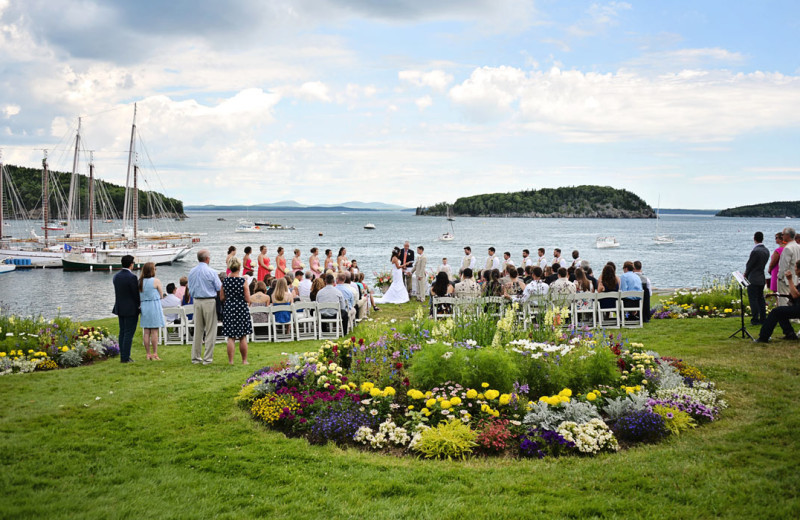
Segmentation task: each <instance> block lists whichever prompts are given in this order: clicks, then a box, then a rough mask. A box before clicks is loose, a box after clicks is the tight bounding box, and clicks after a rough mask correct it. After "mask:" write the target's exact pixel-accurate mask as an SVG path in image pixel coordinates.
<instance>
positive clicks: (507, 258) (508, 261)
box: [502, 251, 517, 271]
mask: <svg viewBox="0 0 800 520" xmlns="http://www.w3.org/2000/svg"><path fill="white" fill-rule="evenodd" d="M509 265H510V266H513V267H517V265H516V264H515V263H514V261H513V260H512V259H511V253H509V252H508V251H506V252H505V253H503V263H502V267H503V271H507V270H508V266H509Z"/></svg>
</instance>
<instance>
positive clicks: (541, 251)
mask: <svg viewBox="0 0 800 520" xmlns="http://www.w3.org/2000/svg"><path fill="white" fill-rule="evenodd" d="M537 252H538V253H539V260H538V262H537V265H538V266H539V268H540V269H541V270H542V272H544V270H545V268H546V267H547V258H545V256H544V248H543V247H540V248H539V250H538V251H537Z"/></svg>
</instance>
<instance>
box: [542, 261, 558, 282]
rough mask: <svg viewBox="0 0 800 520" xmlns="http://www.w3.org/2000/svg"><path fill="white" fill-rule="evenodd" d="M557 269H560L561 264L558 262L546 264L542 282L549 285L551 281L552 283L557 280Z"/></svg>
mask: <svg viewBox="0 0 800 520" xmlns="http://www.w3.org/2000/svg"><path fill="white" fill-rule="evenodd" d="M559 269H561V265H560V264H553V265H548V266H547V269H545V270H544V272H545V277H544V283H546V284H547V285H550V284H551V283H553V282H555V281H556V280H558V270H559Z"/></svg>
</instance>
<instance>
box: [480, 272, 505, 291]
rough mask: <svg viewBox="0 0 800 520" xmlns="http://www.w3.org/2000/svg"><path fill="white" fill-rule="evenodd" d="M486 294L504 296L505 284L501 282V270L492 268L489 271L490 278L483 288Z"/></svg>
mask: <svg viewBox="0 0 800 520" xmlns="http://www.w3.org/2000/svg"><path fill="white" fill-rule="evenodd" d="M483 295H484V296H503V284H501V283H500V271H499V270H498V269H492V270H491V271H489V280H488V282H487V284H486V286H484V288H483Z"/></svg>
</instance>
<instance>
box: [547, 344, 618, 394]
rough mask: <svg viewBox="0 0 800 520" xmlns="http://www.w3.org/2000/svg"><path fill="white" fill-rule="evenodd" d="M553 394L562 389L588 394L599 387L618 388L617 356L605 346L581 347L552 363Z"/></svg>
mask: <svg viewBox="0 0 800 520" xmlns="http://www.w3.org/2000/svg"><path fill="white" fill-rule="evenodd" d="M549 367H550V372H549V375H550V378H549V381H550V384H551V385H552V390H550V391H551V392H555V391H557V390H560V389H562V388H571V389H572V390H573V391H577V392H581V393H582V392H586V391H588V390H591V389H593V388H596V387H597V386H599V385H608V386H617V385H618V384H619V375H620V374H619V370H618V369H617V365H616V356H615V355H614V353H613V352H612V351H611V349H609V348H608V347H605V346H600V347H595V348H591V347H580V348H578V349H575V350H573V351H572V352H570V353H569V354H568V355H566V356H563V357H562V358H561V360H560V362H558V363H551V364H550V365H549Z"/></svg>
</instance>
